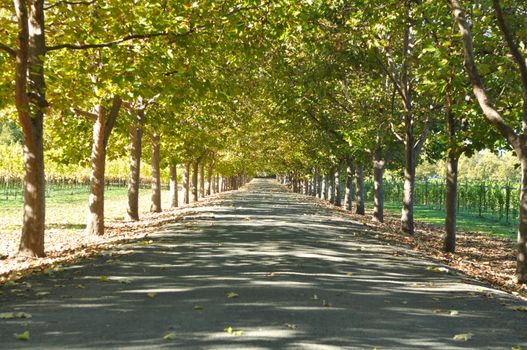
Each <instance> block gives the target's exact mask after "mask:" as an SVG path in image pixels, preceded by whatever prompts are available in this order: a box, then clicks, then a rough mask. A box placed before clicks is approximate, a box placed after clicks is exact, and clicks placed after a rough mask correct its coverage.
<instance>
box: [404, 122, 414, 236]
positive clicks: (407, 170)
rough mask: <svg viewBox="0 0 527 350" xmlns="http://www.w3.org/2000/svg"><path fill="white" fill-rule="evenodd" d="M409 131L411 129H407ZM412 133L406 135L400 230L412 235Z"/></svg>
mask: <svg viewBox="0 0 527 350" xmlns="http://www.w3.org/2000/svg"><path fill="white" fill-rule="evenodd" d="M407 129H411V127H407ZM413 140H414V138H413V131H408V132H407V133H406V147H405V164H404V189H403V209H402V213H401V228H402V230H403V232H405V233H407V234H409V235H413V234H414V187H415V152H414V148H413V144H414V141H413Z"/></svg>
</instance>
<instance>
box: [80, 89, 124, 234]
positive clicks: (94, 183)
mask: <svg viewBox="0 0 527 350" xmlns="http://www.w3.org/2000/svg"><path fill="white" fill-rule="evenodd" d="M121 103H122V101H121V99H120V98H119V97H117V96H116V97H114V99H113V102H112V108H111V110H110V114H109V115H108V117H106V109H105V108H104V107H103V106H101V105H99V106H96V108H95V112H96V114H94V115H93V116H94V117H96V119H95V120H94V124H93V144H92V152H91V160H90V163H91V174H90V197H89V206H88V209H89V211H88V217H87V220H86V232H87V233H88V234H90V235H97V236H102V235H104V189H105V188H104V187H105V170H106V148H107V146H108V140H109V138H110V134H111V132H112V129H113V126H114V125H115V120H116V119H117V115H118V114H119V109H120V108H121Z"/></svg>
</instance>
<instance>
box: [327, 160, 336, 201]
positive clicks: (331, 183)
mask: <svg viewBox="0 0 527 350" xmlns="http://www.w3.org/2000/svg"><path fill="white" fill-rule="evenodd" d="M328 176H329V202H330V203H331V204H335V168H331V170H330V171H329V175H328Z"/></svg>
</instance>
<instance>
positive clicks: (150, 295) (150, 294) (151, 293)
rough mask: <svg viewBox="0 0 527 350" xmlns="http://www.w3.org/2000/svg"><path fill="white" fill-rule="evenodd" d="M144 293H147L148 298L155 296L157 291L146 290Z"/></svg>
mask: <svg viewBox="0 0 527 350" xmlns="http://www.w3.org/2000/svg"><path fill="white" fill-rule="evenodd" d="M146 295H148V297H149V298H155V297H156V295H157V293H156V292H148V293H146Z"/></svg>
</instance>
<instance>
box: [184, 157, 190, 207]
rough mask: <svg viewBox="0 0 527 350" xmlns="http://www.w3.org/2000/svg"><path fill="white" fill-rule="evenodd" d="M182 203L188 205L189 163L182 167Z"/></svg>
mask: <svg viewBox="0 0 527 350" xmlns="http://www.w3.org/2000/svg"><path fill="white" fill-rule="evenodd" d="M183 190H184V191H183V203H185V204H189V203H190V162H187V163H185V166H184V167H183Z"/></svg>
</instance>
